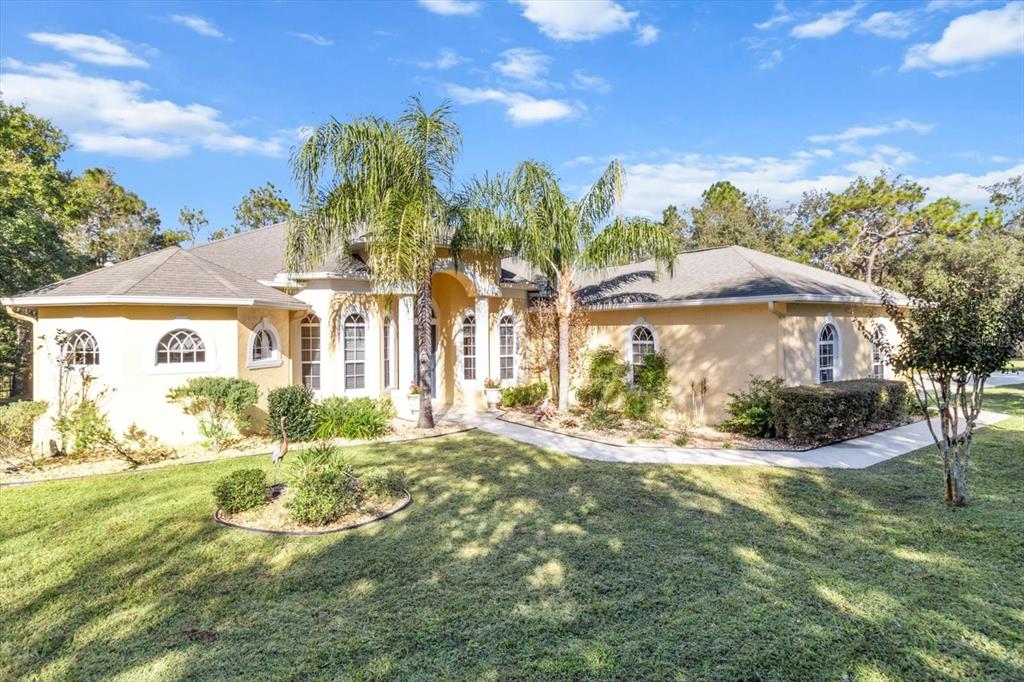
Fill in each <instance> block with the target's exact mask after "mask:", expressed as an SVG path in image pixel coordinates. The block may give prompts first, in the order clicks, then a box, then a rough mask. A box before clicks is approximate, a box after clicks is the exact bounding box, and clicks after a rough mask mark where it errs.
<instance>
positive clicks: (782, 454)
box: [448, 412, 1008, 469]
mask: <svg viewBox="0 0 1024 682" xmlns="http://www.w3.org/2000/svg"><path fill="white" fill-rule="evenodd" d="M1007 417H1008V415H1005V414H999V413H997V412H982V413H981V416H980V418H979V419H978V423H979V424H980V425H982V426H986V425H988V424H994V423H996V422H999V421H1002V420H1003V419H1006V418H1007ZM448 418H449V419H452V420H453V421H458V422H460V423H463V424H465V425H467V426H473V427H475V428H477V429H480V430H481V431H486V432H487V433H493V434H495V435H497V436H504V437H505V438H511V439H512V440H516V441H519V442H520V443H528V444H530V445H535V446H537V447H539V448H544V449H546V450H555V451H557V452H561V453H563V454H566V455H572V456H573V457H581V458H584V459H593V460H597V461H599V462H621V463H630V464H641V463H647V464H712V465H759V466H779V467H809V468H834V469H864V468H866V467H869V466H871V465H872V464H878V463H879V462H884V461H885V460H887V459H892V458H893V457H897V456H899V455H903V454H906V453H908V452H913V451H914V450H918V449H920V448H923V447H925V446H930V445H933V443H934V441H933V440H932V436H931V433H929V431H928V425H927V424H926V423H925V422H923V421H921V422H917V423H914V424H908V425H907V426H901V427H899V428H895V429H889V430H888V431H883V432H881V433H875V434H872V435H870V436H864V437H863V438H855V439H854V440H848V441H844V442H842V443H835V444H833V445H826V446H824V447H820V448H816V449H814V450H807V451H806V452H794V451H788V450H723V449H718V448H666V447H649V446H643V445H609V444H606V443H595V442H594V441H591V440H586V439H583V438H576V437H575V436H568V435H565V434H561V433H553V432H551V431H546V430H543V429H536V428H532V427H529V426H523V425H522V424H513V423H511V422H507V421H504V420H501V419H498V418H497V417H495V416H494V415H492V414H487V413H476V414H460V415H454V414H451V415H449V417H448Z"/></svg>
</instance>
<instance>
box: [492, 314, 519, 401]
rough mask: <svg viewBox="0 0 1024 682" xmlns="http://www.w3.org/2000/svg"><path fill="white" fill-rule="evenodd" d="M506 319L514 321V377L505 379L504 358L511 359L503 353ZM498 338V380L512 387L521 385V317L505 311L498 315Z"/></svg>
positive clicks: (512, 355)
mask: <svg viewBox="0 0 1024 682" xmlns="http://www.w3.org/2000/svg"><path fill="white" fill-rule="evenodd" d="M506 318H511V320H512V354H511V357H512V377H511V378H508V377H503V376H502V375H501V361H502V359H503V358H507V357H509V355H508V354H503V353H502V352H501V327H502V324H503V322H504V321H505V319H506ZM497 337H498V380H499V381H501V382H502V383H504V382H506V381H507V382H510V384H511V385H513V386H514V385H516V384H518V383H519V316H518V315H516V314H515V313H514V312H512V311H511V310H508V309H506V310H504V311H502V312H501V314H500V315H498V324H497Z"/></svg>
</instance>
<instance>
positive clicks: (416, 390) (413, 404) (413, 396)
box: [408, 383, 422, 418]
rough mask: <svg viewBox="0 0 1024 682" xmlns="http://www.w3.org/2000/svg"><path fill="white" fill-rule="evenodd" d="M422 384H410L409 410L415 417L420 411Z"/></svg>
mask: <svg viewBox="0 0 1024 682" xmlns="http://www.w3.org/2000/svg"><path fill="white" fill-rule="evenodd" d="M421 390H422V389H420V385H419V384H417V383H411V384H409V398H408V399H409V412H411V413H412V416H413V418H415V417H416V416H417V415H418V414H419V413H420V392H421Z"/></svg>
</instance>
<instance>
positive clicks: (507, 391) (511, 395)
mask: <svg viewBox="0 0 1024 682" xmlns="http://www.w3.org/2000/svg"><path fill="white" fill-rule="evenodd" d="M547 397H548V385H547V383H545V382H543V381H538V382H537V383H535V384H523V385H521V386H509V387H508V388H504V389H502V391H501V406H502V407H520V406H522V407H533V406H534V405H540V404H541V403H542V402H544V398H547Z"/></svg>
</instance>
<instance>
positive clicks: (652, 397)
mask: <svg viewBox="0 0 1024 682" xmlns="http://www.w3.org/2000/svg"><path fill="white" fill-rule="evenodd" d="M668 387H669V377H668V360H667V359H666V358H665V354H664V353H660V352H659V353H653V354H651V355H648V356H646V357H645V358H644V361H643V363H641V364H639V365H637V366H635V367H634V368H633V384H632V385H631V386H629V388H627V389H626V392H625V397H624V400H623V407H622V411H623V414H625V415H626V417H628V418H630V419H635V420H638V421H644V422H648V423H651V424H658V423H660V419H659V418H658V413H659V411H660V409H661V408H663V407H665V406H666V405H668V403H669V400H670V399H671V395H669V392H668Z"/></svg>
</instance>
